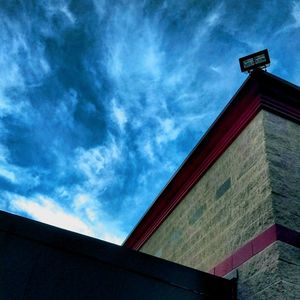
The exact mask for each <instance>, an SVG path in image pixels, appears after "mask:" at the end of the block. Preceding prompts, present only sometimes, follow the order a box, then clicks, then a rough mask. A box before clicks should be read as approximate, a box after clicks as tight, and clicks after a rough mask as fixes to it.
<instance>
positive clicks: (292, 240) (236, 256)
mask: <svg viewBox="0 0 300 300" xmlns="http://www.w3.org/2000/svg"><path fill="white" fill-rule="evenodd" d="M276 241H281V242H284V243H286V244H289V245H292V246H294V247H297V248H300V232H298V231H295V230H292V229H289V228H287V227H285V226H282V225H280V224H274V225H272V226H271V227H269V228H268V229H266V230H265V231H263V232H262V233H260V234H259V235H258V236H256V237H255V238H253V239H252V240H250V241H249V242H247V243H246V244H245V245H243V246H242V247H240V248H239V249H238V250H236V251H235V252H234V253H233V254H231V255H230V256H228V257H227V258H226V259H224V260H223V261H222V262H221V263H219V264H218V265H216V266H215V267H214V268H212V269H211V270H210V271H209V273H211V274H214V275H216V276H220V277H223V276H225V275H226V274H228V273H230V272H231V271H233V270H234V269H236V268H237V267H239V266H240V265H242V264H244V263H245V262H247V261H248V260H249V259H251V258H252V257H253V256H255V255H256V254H258V253H259V252H261V251H263V250H265V249H266V248H267V247H268V246H270V245H272V244H273V243H274V242H276Z"/></svg>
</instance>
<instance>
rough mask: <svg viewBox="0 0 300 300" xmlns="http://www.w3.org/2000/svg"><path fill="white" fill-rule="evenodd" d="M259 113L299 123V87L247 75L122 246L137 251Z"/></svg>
mask: <svg viewBox="0 0 300 300" xmlns="http://www.w3.org/2000/svg"><path fill="white" fill-rule="evenodd" d="M261 110H266V111H269V112H272V113H274V114H276V115H279V116H281V117H284V118H287V119H289V120H291V121H293V122H296V123H298V124H300V89H299V87H298V86H296V85H293V84H291V83H289V82H287V81H285V80H283V79H281V78H279V77H277V76H274V75H272V74H270V73H267V72H265V71H262V70H257V71H254V72H253V73H252V74H251V75H249V77H248V78H247V79H246V80H245V82H244V83H243V85H242V86H241V87H240V89H239V90H238V91H237V92H236V94H235V95H234V96H233V98H232V99H231V101H230V102H229V103H228V105H227V106H226V107H225V108H224V110H223V111H222V112H221V114H220V115H219V117H218V118H217V119H216V121H215V122H214V123H213V124H212V126H211V127H210V128H209V129H208V131H207V132H206V134H205V135H204V136H203V137H202V138H201V140H200V141H199V143H198V144H197V145H196V147H195V148H194V149H193V150H192V152H191V153H190V155H189V156H188V157H187V159H186V160H185V161H184V163H183V164H182V165H181V167H180V168H179V169H178V171H177V172H176V174H175V175H174V176H173V177H172V179H171V180H170V181H169V183H168V184H167V185H166V187H165V188H164V189H163V191H162V192H161V194H160V195H159V196H158V197H157V199H156V200H155V202H154V203H153V204H152V206H151V207H150V208H149V210H148V211H147V212H146V213H145V215H144V216H143V217H142V218H141V220H140V221H139V223H138V224H137V226H136V227H135V228H134V229H133V231H132V232H131V233H130V235H129V236H128V237H127V239H126V241H125V242H124V245H125V246H126V247H128V248H131V249H135V250H138V249H140V248H141V247H142V246H143V245H144V243H145V242H146V241H147V240H148V239H149V238H150V237H151V235H152V234H153V233H154V232H155V231H156V230H157V229H158V228H159V226H160V225H161V224H162V223H163V222H164V220H165V219H166V218H167V217H168V216H169V215H170V213H171V212H172V211H173V210H174V209H175V207H176V206H177V205H178V204H179V203H180V202H181V200H182V199H183V198H184V197H185V196H186V195H187V193H188V192H189V191H190V190H191V188H192V187H193V186H194V185H195V184H196V183H197V182H198V181H199V180H200V178H201V177H202V176H203V175H204V174H205V173H206V172H207V171H208V169H209V168H210V167H211V166H212V165H213V164H214V162H215V161H216V160H217V159H218V158H219V157H220V156H221V155H222V154H223V152H224V151H225V150H226V149H227V148H228V147H229V146H230V144H231V143H232V142H233V141H234V140H235V139H236V138H237V137H238V135H239V134H240V133H241V131H242V130H243V129H244V128H245V127H246V126H247V125H248V124H249V122H250V121H251V120H252V119H253V118H254V117H255V116H256V115H257V114H258V112H259V111H261Z"/></svg>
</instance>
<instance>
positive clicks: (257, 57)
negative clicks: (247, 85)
mask: <svg viewBox="0 0 300 300" xmlns="http://www.w3.org/2000/svg"><path fill="white" fill-rule="evenodd" d="M239 62H240V67H241V71H242V72H248V73H251V72H252V71H253V70H255V69H266V68H267V67H268V66H269V65H270V56H269V53H268V49H265V50H262V51H259V52H256V53H253V54H250V55H247V56H244V57H241V58H240V59H239Z"/></svg>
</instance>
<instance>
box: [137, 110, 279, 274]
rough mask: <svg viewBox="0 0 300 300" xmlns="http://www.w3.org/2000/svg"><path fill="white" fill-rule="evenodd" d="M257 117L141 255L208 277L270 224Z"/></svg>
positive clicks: (262, 139)
mask: <svg viewBox="0 0 300 300" xmlns="http://www.w3.org/2000/svg"><path fill="white" fill-rule="evenodd" d="M265 117H266V113H265V112H263V111H261V112H260V113H259V114H258V115H257V116H256V117H255V118H254V119H253V120H252V122H251V123H250V124H249V125H248V126H247V127H246V128H245V129H244V130H243V132H242V133H241V134H240V135H239V137H238V138H237V139H236V140H235V141H234V142H233V143H232V144H231V145H230V147H229V148H228V149H227V150H226V151H225V152H224V153H223V155H222V156H221V157H220V158H219V159H218V160H217V161H216V163H215V164H214V165H213V166H212V167H211V168H210V169H209V170H208V171H207V173H206V174H205V175H204V176H203V177H202V178H201V180H200V181H199V182H198V183H197V184H196V185H195V186H194V187H193V189H192V190H191V191H190V192H189V194H188V195H187V196H186V197H185V199H184V200H183V201H182V202H181V203H180V204H179V205H178V206H177V208H176V209H175V210H174V211H173V212H172V214H171V215H170V216H169V217H168V218H167V220H165V221H164V223H163V224H162V225H161V226H160V228H159V229H158V230H157V231H156V232H155V233H154V234H153V235H152V237H151V238H150V239H149V240H148V241H147V242H146V244H145V245H144V246H143V247H142V249H141V251H143V252H146V253H148V254H152V255H156V256H159V257H162V258H165V259H168V260H172V261H175V262H178V263H181V264H184V265H187V266H190V267H193V268H197V269H200V270H203V271H208V270H210V269H211V268H212V267H214V266H215V265H216V264H218V263H219V262H220V261H222V260H223V259H225V258H226V257H227V256H229V255H230V254H232V252H233V251H234V250H236V249H238V248H239V247H241V246H242V245H243V244H245V242H247V241H248V240H249V239H251V238H252V237H254V236H255V235H257V234H259V233H260V232H262V231H263V230H264V229H266V228H268V227H269V226H270V225H271V224H273V223H274V214H273V210H272V198H271V186H270V179H269V168H268V163H267V154H266V141H265V133H264V129H263V128H264V126H263V123H264V120H265Z"/></svg>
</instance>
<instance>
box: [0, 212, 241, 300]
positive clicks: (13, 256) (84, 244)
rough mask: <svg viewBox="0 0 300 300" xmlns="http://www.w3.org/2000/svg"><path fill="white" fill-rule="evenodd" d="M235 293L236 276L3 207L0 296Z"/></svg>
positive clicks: (30, 299)
mask: <svg viewBox="0 0 300 300" xmlns="http://www.w3.org/2000/svg"><path fill="white" fill-rule="evenodd" d="M234 297H235V282H234V281H230V280H226V279H223V278H219V277H217V276H214V275H211V274H206V273H204V272H200V271H197V270H193V269H190V268H187V267H184V266H181V265H178V264H175V263H172V262H168V261H165V260H163V259H159V258H156V257H153V256H150V255H147V254H144V253H139V252H136V251H133V250H130V249H126V248H124V247H121V246H117V245H113V244H110V243H107V242H103V241H100V240H97V239H94V238H90V237H87V236H83V235H80V234H76V233H74V232H70V231H67V230H63V229H59V228H56V227H53V226H50V225H46V224H43V223H39V222H36V221H32V220H28V219H26V218H23V217H19V216H15V215H12V214H9V213H6V212H1V211H0V299H1V300H58V299H63V300H96V299H104V300H117V299H118V300H119V299H123V300H140V299H143V300H157V299H164V300H174V299H175V300H176V299H178V300H197V299H199V300H202V299H203V300H204V299H205V300H206V299H210V300H214V299H219V300H222V299H226V300H232V299H235V298H234Z"/></svg>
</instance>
